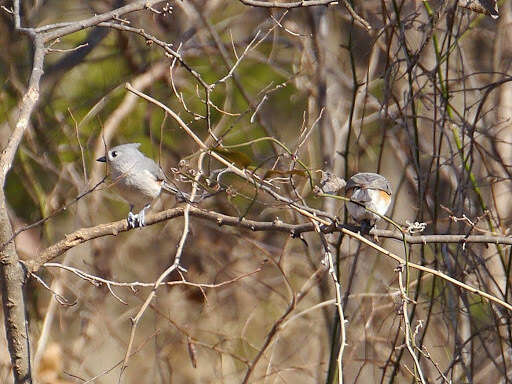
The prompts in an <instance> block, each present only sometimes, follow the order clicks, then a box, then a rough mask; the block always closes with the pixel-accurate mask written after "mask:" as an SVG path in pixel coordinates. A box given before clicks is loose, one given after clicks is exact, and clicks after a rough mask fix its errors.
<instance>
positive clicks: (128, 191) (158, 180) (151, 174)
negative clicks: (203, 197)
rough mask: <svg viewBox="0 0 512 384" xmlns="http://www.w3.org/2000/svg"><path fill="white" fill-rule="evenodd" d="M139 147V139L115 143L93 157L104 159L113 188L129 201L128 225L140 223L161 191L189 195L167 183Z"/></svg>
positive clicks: (142, 223) (180, 196)
mask: <svg viewBox="0 0 512 384" xmlns="http://www.w3.org/2000/svg"><path fill="white" fill-rule="evenodd" d="M139 147H140V143H130V144H122V145H118V146H117V147H114V148H112V149H110V151H108V152H107V154H106V155H105V156H102V157H100V158H98V159H96V161H100V162H103V163H107V166H108V169H109V177H110V179H111V182H112V185H113V187H114V189H115V190H116V192H117V193H118V194H119V195H120V196H121V197H122V198H123V199H125V200H126V201H127V202H128V203H129V204H130V213H129V214H128V228H136V227H143V226H144V224H145V221H144V214H145V211H146V210H147V209H148V208H149V207H150V206H151V203H152V202H153V200H155V199H156V198H157V197H158V196H160V193H161V192H162V191H164V192H168V193H172V194H174V195H176V198H177V199H179V200H187V199H188V197H189V196H188V194H186V193H184V192H181V191H180V190H178V189H177V188H176V187H174V186H173V185H171V184H170V183H169V181H168V180H167V179H166V177H165V174H164V172H163V171H162V169H161V168H160V166H159V165H158V164H156V163H155V162H154V161H153V160H152V159H150V158H149V157H146V156H145V155H144V154H143V153H142V152H140V151H139V149H138V148H139ZM134 209H135V212H138V213H137V214H134V213H133V210H134Z"/></svg>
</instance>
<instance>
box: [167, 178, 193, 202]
mask: <svg viewBox="0 0 512 384" xmlns="http://www.w3.org/2000/svg"><path fill="white" fill-rule="evenodd" d="M162 189H163V190H164V191H166V192H169V193H172V194H173V195H175V196H176V199H177V200H179V201H187V202H190V195H189V194H188V193H186V192H182V191H180V190H179V189H178V188H176V187H175V186H174V185H171V184H169V183H168V182H167V181H164V182H163V183H162Z"/></svg>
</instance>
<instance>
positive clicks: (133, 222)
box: [127, 211, 139, 229]
mask: <svg viewBox="0 0 512 384" xmlns="http://www.w3.org/2000/svg"><path fill="white" fill-rule="evenodd" d="M127 221H128V229H132V228H137V227H138V226H139V215H136V214H134V213H133V212H132V211H130V212H129V213H128V218H127Z"/></svg>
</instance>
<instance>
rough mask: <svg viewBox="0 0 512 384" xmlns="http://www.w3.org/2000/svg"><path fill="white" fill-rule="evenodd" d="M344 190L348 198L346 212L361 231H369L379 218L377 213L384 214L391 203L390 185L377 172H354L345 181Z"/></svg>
mask: <svg viewBox="0 0 512 384" xmlns="http://www.w3.org/2000/svg"><path fill="white" fill-rule="evenodd" d="M345 192H346V195H347V197H348V198H350V201H349V202H348V203H347V210H348V213H349V214H350V216H351V217H352V218H353V219H354V220H355V221H356V222H357V223H358V224H360V225H361V230H362V231H363V232H369V230H370V229H371V228H372V227H374V226H375V223H376V222H377V220H379V219H381V216H379V215H385V214H386V212H387V211H388V208H389V206H390V204H391V194H392V192H391V185H390V184H389V181H387V180H386V178H385V177H384V176H381V175H379V174H377V173H369V172H363V173H357V174H355V175H354V176H352V177H351V178H350V179H349V180H348V181H347V185H346V186H345ZM372 211H373V212H372ZM374 212H376V213H378V214H376V213H374Z"/></svg>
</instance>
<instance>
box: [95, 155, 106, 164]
mask: <svg viewBox="0 0 512 384" xmlns="http://www.w3.org/2000/svg"><path fill="white" fill-rule="evenodd" d="M96 161H99V162H100V163H106V162H107V158H106V157H105V156H101V157H98V158H97V159H96Z"/></svg>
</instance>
